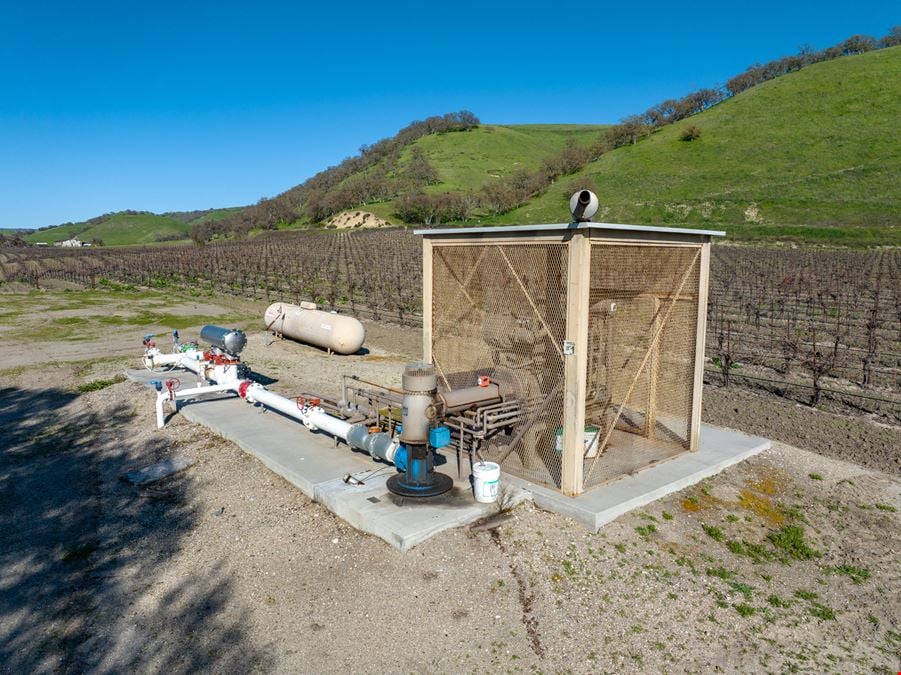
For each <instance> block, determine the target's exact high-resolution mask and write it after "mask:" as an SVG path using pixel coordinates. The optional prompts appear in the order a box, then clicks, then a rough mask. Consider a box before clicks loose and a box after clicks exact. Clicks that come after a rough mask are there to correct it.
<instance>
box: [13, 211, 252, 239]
mask: <svg viewBox="0 0 901 675" xmlns="http://www.w3.org/2000/svg"><path fill="white" fill-rule="evenodd" d="M235 210H236V209H234V208H227V209H212V210H209V211H192V212H185V213H182V212H174V213H167V214H163V215H158V214H155V213H127V212H122V213H112V214H109V215H106V216H100V217H98V218H92V219H91V220H89V221H85V222H81V223H68V224H66V225H58V226H56V227H50V228H47V229H44V230H38V231H35V232H31V233H30V234H27V235H24V237H23V238H24V239H25V241H27V242H29V243H32V244H33V243H35V242H39V241H43V242H47V243H48V244H52V243H53V242H57V241H63V240H64V239H71V238H72V237H78V238H79V239H81V240H82V241H84V242H88V243H90V242H91V240H93V239H95V238H97V239H101V240H102V241H103V244H104V246H130V245H136V244H154V243H158V242H163V241H185V240H187V239H188V238H189V236H190V233H191V226H192V225H194V224H195V223H198V222H205V221H208V220H217V219H220V218H225V217H226V216H228V215H229V214H231V213H232V212H234V211H235Z"/></svg>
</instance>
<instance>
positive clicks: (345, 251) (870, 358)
mask: <svg viewBox="0 0 901 675" xmlns="http://www.w3.org/2000/svg"><path fill="white" fill-rule="evenodd" d="M0 279H3V280H4V281H17V282H24V283H26V284H28V285H30V286H32V287H34V288H39V287H40V286H41V284H42V282H43V281H45V280H47V279H58V280H65V281H70V282H75V283H78V284H83V285H85V286H89V287H96V286H98V285H102V284H105V283H108V282H109V281H115V282H119V283H128V284H133V285H139V286H148V287H156V288H172V289H177V290H179V291H185V292H193V293H195V294H201V295H215V294H222V293H226V294H233V295H238V296H243V297H248V298H253V299H257V300H266V301H276V300H285V301H289V302H299V301H300V300H314V301H316V302H318V303H319V304H320V305H322V306H323V307H325V308H328V309H335V310H340V311H344V312H348V313H351V314H354V315H356V316H361V317H366V318H370V319H373V320H375V321H389V322H396V323H400V324H403V325H413V326H415V325H418V324H419V323H420V322H421V296H420V291H421V279H422V254H421V241H420V239H419V237H417V236H415V235H414V234H412V232H410V231H409V230H402V229H388V230H372V231H347V232H333V231H314V232H295V233H282V234H279V235H273V236H268V237H267V236H261V237H257V238H255V239H249V240H238V241H231V242H224V243H218V244H214V245H207V246H203V247H190V246H184V247H172V248H159V247H146V248H119V249H91V250H75V249H70V250H65V249H41V248H30V249H13V248H6V249H3V250H2V252H0ZM707 329H708V332H707V356H708V359H709V364H708V377H709V379H710V381H712V382H714V383H716V384H722V385H724V386H732V385H734V384H740V385H742V386H750V387H753V388H762V389H766V390H768V391H770V392H773V393H774V394H777V395H780V396H784V397H788V398H792V399H795V400H797V401H799V402H803V403H808V404H812V405H821V404H822V405H827V404H828V405H838V406H840V407H841V408H843V409H847V408H850V409H853V410H856V411H859V412H865V413H874V414H877V415H879V416H881V417H884V418H887V419H888V420H890V421H898V420H899V419H901V396H899V391H901V252H899V251H898V250H872V251H838V250H814V249H788V248H786V249H783V248H750V247H736V246H727V245H718V246H715V247H714V249H713V256H712V263H711V289H710V303H709V313H708V326H707Z"/></svg>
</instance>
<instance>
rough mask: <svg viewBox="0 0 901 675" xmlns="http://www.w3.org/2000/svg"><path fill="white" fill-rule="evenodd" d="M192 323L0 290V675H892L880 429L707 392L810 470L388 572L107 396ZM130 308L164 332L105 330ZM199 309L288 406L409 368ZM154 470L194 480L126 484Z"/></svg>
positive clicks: (360, 545) (132, 402) (547, 529)
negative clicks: (269, 337) (292, 399)
mask: <svg viewBox="0 0 901 675" xmlns="http://www.w3.org/2000/svg"><path fill="white" fill-rule="evenodd" d="M130 294H134V297H132V296H131V295H130ZM138 296H140V297H138ZM194 302H195V301H194V300H191V299H179V300H176V301H172V300H169V299H167V298H165V297H164V296H162V294H158V293H153V292H141V293H137V292H136V291H127V290H126V291H116V290H113V291H103V292H99V291H85V292H76V291H74V290H69V291H68V292H66V291H65V290H64V289H60V290H56V291H49V292H46V293H30V294H27V293H6V294H0V429H2V431H0V433H2V441H0V670H2V671H3V672H15V673H19V672H84V671H92V672H131V671H139V672H176V673H177V672H189V671H192V672H193V671H198V670H203V671H213V672H235V671H238V672H245V671H264V672H270V671H276V672H311V673H321V672H367V673H368V672H379V673H383V672H423V671H430V672H545V673H568V672H571V673H583V672H584V673H589V672H590V673H595V672H617V673H618V672H659V671H665V672H708V671H720V672H736V671H745V672H786V671H794V670H800V671H804V672H813V671H817V672H823V671H825V672H841V673H846V672H864V673H871V672H885V673H889V672H892V673H893V672H897V671H898V670H899V668H901V625H899V624H901V598H899V592H898V589H899V587H901V586H899V581H901V579H899V576H901V565H899V551H901V519H899V512H898V509H901V479H899V475H898V474H899V470H898V458H897V453H898V447H899V445H901V443H899V442H898V440H897V439H898V436H897V434H898V430H897V429H896V428H889V427H879V426H875V425H873V424H872V422H870V421H868V420H865V419H863V418H858V419H852V418H840V417H837V416H831V415H828V414H822V415H821V414H819V413H816V412H813V411H810V410H809V409H803V408H799V407H798V406H794V404H785V405H784V406H780V402H779V401H778V400H775V401H772V400H768V399H766V398H764V397H760V396H756V395H754V394H750V393H743V392H740V391H732V390H729V391H726V392H724V391H722V390H719V389H717V388H708V389H707V390H706V391H705V396H706V406H707V407H706V409H705V417H706V418H707V419H708V421H711V422H714V423H720V424H725V425H727V426H731V427H733V428H739V429H743V430H746V431H750V432H754V433H762V434H764V435H769V436H770V437H774V436H775V437H777V438H780V435H781V434H785V437H784V440H789V441H793V442H796V443H798V444H800V445H803V446H805V447H806V448H807V449H800V448H797V447H792V446H789V445H784V444H782V443H774V447H773V449H772V450H770V451H767V452H766V453H764V454H762V455H760V456H757V457H755V458H753V459H751V460H748V461H746V462H743V463H742V464H740V465H738V466H735V467H732V468H730V469H728V470H727V471H725V472H723V473H722V474H720V475H718V476H716V477H715V478H713V479H709V480H707V481H704V482H703V483H701V484H699V485H697V486H694V487H692V488H689V489H687V490H685V491H683V492H681V493H678V494H674V495H671V496H669V497H667V498H665V499H663V500H660V501H658V502H655V503H654V504H652V505H651V506H649V507H647V508H645V509H644V510H642V511H638V512H633V513H630V514H627V515H626V516H623V517H621V518H619V519H618V520H616V521H615V522H613V523H611V524H610V525H608V526H606V527H604V528H603V529H602V530H601V532H599V533H596V534H595V533H590V532H587V531H586V530H585V529H584V528H583V527H581V526H580V525H578V524H576V523H575V522H573V521H571V520H569V519H567V518H565V517H562V516H559V515H556V514H553V513H548V512H545V511H543V510H541V509H538V508H535V507H534V506H532V505H524V506H521V507H518V508H517V509H516V510H515V511H514V512H513V514H512V518H511V519H510V520H509V521H507V522H505V523H504V524H503V525H502V526H501V527H500V528H499V529H496V530H493V531H490V532H472V531H470V530H469V529H460V530H456V531H451V532H447V533H444V534H442V535H439V536H437V537H435V538H433V539H431V540H429V541H428V542H426V543H424V544H422V545H420V546H418V547H416V548H415V549H414V550H413V551H411V552H409V553H406V554H401V553H399V552H397V551H395V550H394V549H392V548H390V547H389V546H388V545H387V544H385V543H384V542H382V541H381V540H379V539H376V538H373V537H370V536H368V535H365V534H361V533H359V532H357V531H355V530H353V529H352V528H350V527H348V526H347V525H345V524H344V522H343V521H341V520H340V519H338V518H336V517H334V516H333V515H331V514H330V513H329V512H328V511H327V510H326V509H324V508H323V507H321V506H319V505H318V504H315V503H313V502H311V501H310V500H309V499H307V498H306V497H304V496H303V495H302V494H301V493H300V492H298V491H297V490H296V489H294V488H293V487H292V486H290V485H289V484H288V483H286V482H285V481H283V480H282V479H280V478H279V477H277V476H276V475H274V474H272V473H271V472H269V471H268V470H267V469H266V468H265V467H263V466H262V465H261V464H259V463H258V462H257V461H256V460H254V459H252V458H251V457H249V456H248V455H246V454H245V453H243V452H241V451H240V450H238V449H237V448H236V447H235V446H233V445H232V444H231V443H229V442H227V441H225V440H223V439H221V438H219V437H217V436H215V435H213V434H211V433H210V432H208V431H207V430H205V429H204V428H202V427H198V426H194V425H192V424H190V423H188V422H186V421H185V420H184V418H181V417H180V416H175V418H173V420H172V421H171V422H170V423H169V425H168V426H167V427H166V428H165V429H163V430H161V431H157V430H156V429H155V425H154V421H153V406H152V397H150V396H149V395H148V392H147V391H146V389H144V388H142V387H140V386H139V385H136V384H133V383H130V382H115V380H116V377H115V376H116V375H117V374H118V373H120V372H121V370H122V368H124V367H134V366H135V365H136V364H137V362H138V358H139V355H140V339H141V337H142V336H143V335H144V334H145V333H146V332H158V333H161V334H162V333H164V332H165V331H166V330H167V329H168V328H170V327H171V326H169V325H164V323H166V322H168V323H172V322H173V317H178V316H181V314H180V312H182V311H185V312H188V314H190V312H191V311H201V310H199V309H195V308H194V307H193V306H192V303H194ZM67 303H68V304H69V306H68V307H66V306H65V305H66V304H67ZM141 303H148V304H146V305H145V306H149V307H153V310H152V312H151V314H154V313H155V314H158V315H163V316H165V317H166V318H165V319H164V320H162V322H156V323H154V322H151V323H144V321H145V319H146V316H144V315H143V314H142V313H141V312H140V311H139V312H134V313H132V314H129V312H130V311H131V312H133V309H132V310H127V309H122V308H123V307H129V308H133V307H134V306H135V305H136V304H141ZM153 303H158V304H155V305H154V304H153ZM197 304H198V305H203V309H202V314H203V315H204V316H208V317H211V319H210V320H212V319H213V318H218V319H222V320H223V321H226V320H232V321H231V323H232V324H234V325H243V326H244V327H245V328H246V329H247V330H248V331H251V329H253V331H252V332H249V337H250V344H249V347H248V349H247V350H246V357H247V360H248V362H249V363H250V365H251V366H252V367H253V369H254V370H255V371H257V372H260V373H264V374H266V375H268V376H270V377H272V378H273V379H274V380H276V381H275V382H274V383H273V384H272V385H271V386H272V388H274V389H276V390H279V391H282V392H283V393H295V392H300V391H303V390H305V389H319V390H325V391H324V393H332V394H336V393H337V387H336V385H335V383H336V381H337V380H336V378H337V377H338V376H340V374H342V373H350V372H355V373H358V374H360V375H361V376H364V377H368V378H372V379H375V380H377V381H380V382H385V383H386V384H397V383H398V381H399V374H400V368H399V366H400V365H401V364H402V363H404V362H406V361H408V360H409V359H411V358H416V357H418V356H419V354H420V351H421V346H420V343H419V334H418V332H417V331H413V330H409V329H399V328H396V327H385V326H380V325H375V324H369V325H367V329H368V339H367V344H368V346H369V350H370V352H369V354H366V355H363V356H353V357H347V358H339V357H329V356H328V355H326V354H324V353H323V352H321V351H318V350H316V349H313V348H310V347H304V346H302V345H298V344H295V343H291V342H275V343H273V344H271V345H269V346H268V347H267V346H266V340H265V339H264V337H263V336H262V334H261V333H260V332H259V328H260V326H259V324H258V322H257V320H256V317H257V316H262V310H261V309H260V308H259V307H256V306H252V305H251V304H250V303H247V304H244V305H241V304H240V303H237V301H235V302H232V301H230V300H229V301H224V300H222V301H220V299H218V298H217V299H215V300H213V301H211V300H210V299H208V298H207V299H203V301H202V302H201V301H200V300H197ZM74 305H78V306H77V307H76V306H74ZM69 310H79V311H69ZM61 311H69V313H68V314H65V315H58V314H53V312H61ZM255 312H256V313H258V314H256V313H255ZM114 316H118V317H119V318H117V319H107V320H108V321H109V323H102V322H101V321H100V318H102V317H114ZM61 319H66V320H72V319H87V320H86V321H84V322H78V321H76V322H75V323H73V324H66V323H61V322H60V320H61ZM184 320H185V321H188V322H189V321H190V319H189V318H186V319H184ZM175 322H176V323H177V320H176V321H175ZM67 326H74V327H75V328H76V329H77V330H78V331H80V332H79V333H78V334H77V336H76V335H74V334H73V333H68V334H66V330H68V329H67V328H66V327H67ZM178 327H179V328H180V330H181V332H182V337H183V339H186V338H190V337H192V336H196V332H197V331H196V327H194V328H192V327H191V326H190V325H183V326H182V325H180V326H178ZM42 331H43V332H42ZM59 333H63V335H62V336H61V335H60V334H59ZM23 336H24V337H23ZM73 337H77V338H79V339H77V340H73V339H72V338H73ZM160 339H161V340H165V339H168V338H165V337H163V336H162V335H161V337H160ZM73 342H75V343H77V345H76V347H73V346H72V343H73ZM34 353H37V358H34V356H33V355H34ZM42 355H44V357H45V358H44V359H42V358H40V357H41V356H42ZM23 359H24V360H25V362H23ZM47 359H49V360H47ZM37 363H42V364H43V365H42V366H41V367H40V368H34V367H30V366H31V365H32V364H37ZM91 382H94V383H98V382H99V384H96V385H95V387H96V389H95V390H92V391H79V386H81V388H82V389H93V388H94V387H85V386H84V385H85V384H86V383H91ZM102 385H107V386H102ZM329 387H331V389H329ZM742 411H745V412H744V414H743V413H742ZM767 418H769V419H767ZM870 427H874V428H875V429H876V430H875V431H874V430H872V429H870ZM767 430H770V432H769V433H766V432H767ZM772 430H775V433H774V432H773V431H772ZM842 430H845V431H846V433H844V434H843V433H841V432H842ZM790 433H793V434H794V436H790V435H788V434H790ZM874 439H875V440H874ZM868 444H869V445H868ZM879 444H882V445H879ZM880 447H882V448H884V449H883V450H879V451H869V450H868V451H863V450H861V448H876V449H877V450H878V448H880ZM175 453H178V454H181V455H185V456H188V457H190V458H192V459H194V460H196V464H194V465H193V466H192V467H191V468H190V469H188V470H187V471H185V472H183V473H181V474H178V475H177V476H175V477H173V478H170V479H168V480H166V481H163V482H161V483H157V484H154V485H153V486H151V487H147V488H143V489H142V488H137V487H134V486H132V485H130V484H128V483H126V482H124V481H122V480H121V476H122V475H123V474H124V473H125V472H127V471H129V470H132V469H135V468H140V467H143V466H147V465H149V464H152V463H153V462H155V461H158V460H159V459H162V458H164V457H167V456H171V455H172V454H175ZM843 460H852V461H854V462H858V463H856V464H855V463H851V462H849V461H843ZM863 463H866V464H867V466H866V467H865V466H862V464H863ZM414 631H416V632H415V633H414Z"/></svg>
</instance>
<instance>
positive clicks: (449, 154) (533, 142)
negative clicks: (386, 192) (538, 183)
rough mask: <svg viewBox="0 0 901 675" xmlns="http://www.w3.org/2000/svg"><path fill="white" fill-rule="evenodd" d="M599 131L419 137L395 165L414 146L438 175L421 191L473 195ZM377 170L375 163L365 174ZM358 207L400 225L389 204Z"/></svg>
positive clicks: (522, 129) (518, 129) (533, 128)
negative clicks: (433, 182)
mask: <svg viewBox="0 0 901 675" xmlns="http://www.w3.org/2000/svg"><path fill="white" fill-rule="evenodd" d="M605 128H606V125H582V124H520V125H495V124H483V125H481V126H479V127H478V128H476V129H471V130H469V131H464V132H456V133H449V134H432V135H429V136H424V137H423V138H420V139H418V140H416V141H414V142H413V143H412V144H411V145H410V147H408V148H406V149H405V150H404V151H403V153H402V154H401V157H400V161H399V163H398V164H399V166H400V168H401V170H402V169H403V168H404V166H405V165H406V163H407V162H408V161H409V159H410V156H411V154H412V152H413V148H414V147H415V148H419V149H420V150H422V152H423V154H424V155H425V157H426V159H428V161H429V163H430V164H431V165H432V166H433V167H434V168H435V170H436V171H437V172H438V177H439V182H438V183H437V184H435V185H430V186H428V187H427V188H426V189H425V191H426V192H432V193H441V192H464V191H469V190H472V191H475V190H479V189H480V188H481V187H482V186H484V185H485V183H486V182H487V181H491V180H498V179H499V178H502V177H504V176H509V175H511V174H513V173H516V171H518V170H520V169H526V170H534V169H537V168H538V167H539V166H540V164H541V162H542V161H543V160H545V159H547V158H548V157H550V156H551V155H553V154H555V153H557V152H559V151H560V150H561V149H562V148H563V147H564V146H565V145H566V143H568V142H575V143H578V144H580V145H582V144H584V145H587V144H588V143H590V142H592V141H594V140H595V139H596V138H597V137H598V134H599V133H600V132H601V131H603V130H604V129H605ZM378 168H379V167H378V165H376V166H375V167H373V168H372V169H370V170H377V169H378ZM361 208H362V209H363V210H366V211H370V212H372V213H375V214H376V215H378V216H379V217H381V218H384V219H385V220H387V221H389V222H390V223H392V224H395V225H403V224H404V223H403V221H401V220H400V219H398V217H397V215H396V214H395V213H394V201H393V200H390V201H383V202H377V203H374V204H367V205H366V206H364V207H361Z"/></svg>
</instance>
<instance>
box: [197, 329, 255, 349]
mask: <svg viewBox="0 0 901 675" xmlns="http://www.w3.org/2000/svg"><path fill="white" fill-rule="evenodd" d="M200 339H201V341H202V342H205V343H207V344H209V345H212V346H213V347H217V348H218V349H221V350H222V351H224V352H226V353H228V354H235V355H237V354H240V353H241V351H242V350H243V349H244V347H245V346H247V336H246V335H245V334H244V331H240V330H237V329H236V328H223V327H222V326H212V325H206V326H204V327H203V328H201V329H200Z"/></svg>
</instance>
